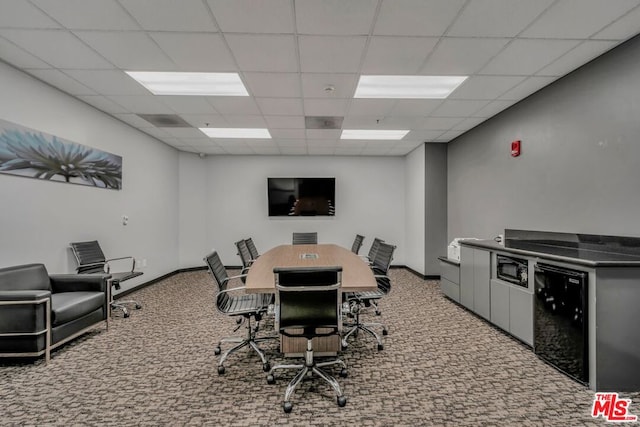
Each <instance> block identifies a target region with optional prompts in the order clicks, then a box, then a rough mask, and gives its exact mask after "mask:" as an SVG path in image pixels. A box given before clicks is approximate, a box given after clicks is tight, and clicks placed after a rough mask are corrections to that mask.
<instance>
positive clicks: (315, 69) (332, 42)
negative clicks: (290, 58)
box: [298, 36, 367, 73]
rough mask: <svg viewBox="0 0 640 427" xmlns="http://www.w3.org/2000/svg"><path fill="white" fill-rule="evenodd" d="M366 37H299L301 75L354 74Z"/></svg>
mask: <svg viewBox="0 0 640 427" xmlns="http://www.w3.org/2000/svg"><path fill="white" fill-rule="evenodd" d="M366 41H367V38H366V37H356V36H351V37H334V36H299V37H298V44H299V46H300V68H301V71H302V72H303V73H355V72H357V71H358V69H359V68H360V59H361V58H362V54H363V51H364V47H365V44H366Z"/></svg>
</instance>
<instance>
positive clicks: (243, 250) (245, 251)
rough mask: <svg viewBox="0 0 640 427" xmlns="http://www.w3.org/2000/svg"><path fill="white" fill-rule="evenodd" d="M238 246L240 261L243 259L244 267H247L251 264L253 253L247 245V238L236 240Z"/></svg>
mask: <svg viewBox="0 0 640 427" xmlns="http://www.w3.org/2000/svg"><path fill="white" fill-rule="evenodd" d="M236 248H237V249H238V255H240V261H242V268H243V270H244V269H247V268H249V266H250V265H251V253H250V252H249V248H248V247H247V242H246V241H245V240H238V241H237V242H236Z"/></svg>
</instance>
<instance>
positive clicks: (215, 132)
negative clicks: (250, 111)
mask: <svg viewBox="0 0 640 427" xmlns="http://www.w3.org/2000/svg"><path fill="white" fill-rule="evenodd" d="M200 130H201V131H202V132H203V133H204V134H205V135H207V136H208V137H209V138H255V139H271V134H270V133H269V130H268V129H258V128H251V129H242V128H200Z"/></svg>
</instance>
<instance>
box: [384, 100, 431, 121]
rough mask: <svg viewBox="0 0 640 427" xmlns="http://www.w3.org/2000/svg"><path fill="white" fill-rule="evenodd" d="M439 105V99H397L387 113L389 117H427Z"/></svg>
mask: <svg viewBox="0 0 640 427" xmlns="http://www.w3.org/2000/svg"><path fill="white" fill-rule="evenodd" d="M440 104H442V100H441V99H399V100H398V101H397V102H396V104H395V105H394V107H393V109H392V110H391V112H390V113H389V115H391V116H396V117H397V116H421V117H425V116H428V115H429V114H430V113H431V112H432V111H433V110H435V109H436V108H437V107H438V106H439V105H440Z"/></svg>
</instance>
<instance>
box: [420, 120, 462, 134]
mask: <svg viewBox="0 0 640 427" xmlns="http://www.w3.org/2000/svg"><path fill="white" fill-rule="evenodd" d="M460 120H461V119H460V117H427V118H426V119H425V120H423V121H422V122H421V123H420V124H419V125H418V126H417V127H416V129H425V130H440V131H445V130H449V129H451V128H452V127H454V126H455V125H457V124H458V123H460Z"/></svg>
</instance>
